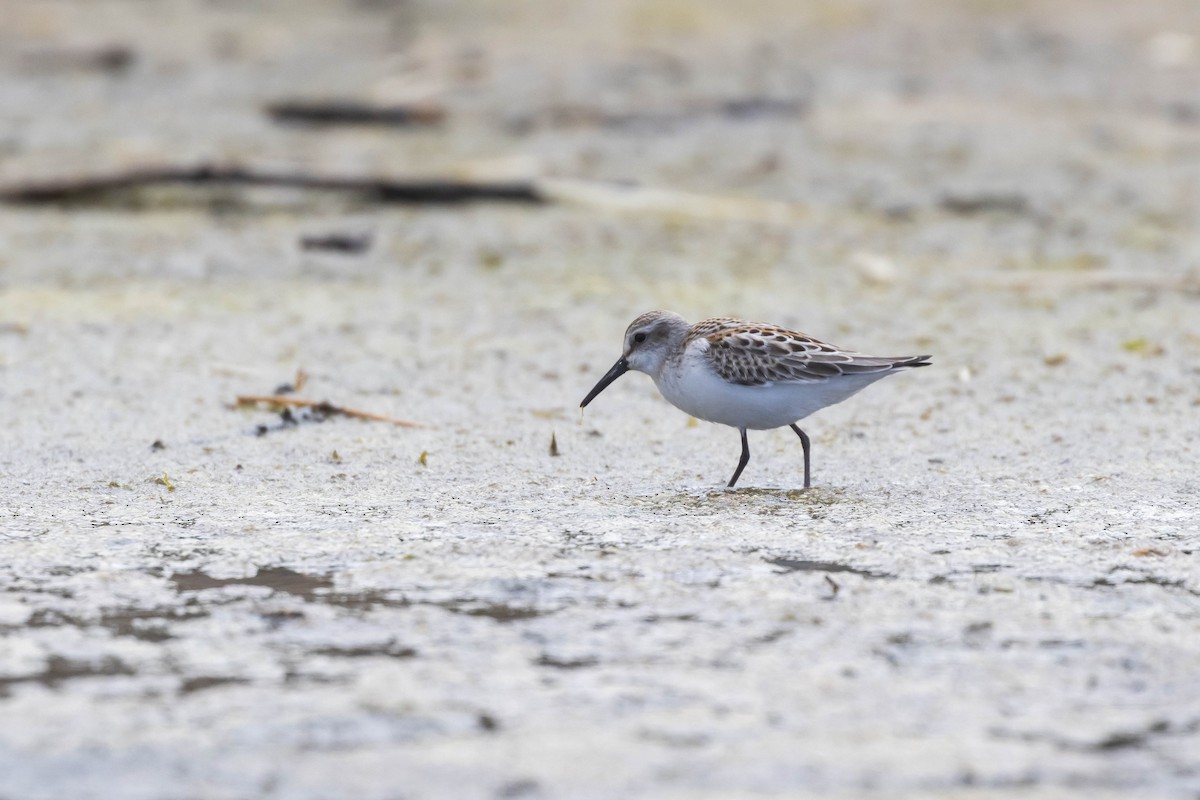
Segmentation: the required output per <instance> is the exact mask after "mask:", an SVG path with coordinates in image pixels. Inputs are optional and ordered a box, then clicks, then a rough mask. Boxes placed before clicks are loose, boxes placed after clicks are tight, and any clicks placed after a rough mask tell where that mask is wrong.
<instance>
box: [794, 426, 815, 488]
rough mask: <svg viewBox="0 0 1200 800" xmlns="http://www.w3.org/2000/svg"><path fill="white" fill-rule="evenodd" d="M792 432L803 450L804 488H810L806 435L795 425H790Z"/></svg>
mask: <svg viewBox="0 0 1200 800" xmlns="http://www.w3.org/2000/svg"><path fill="white" fill-rule="evenodd" d="M792 430H794V431H795V432H796V435H797V436H799V437H800V445H801V446H802V447H803V448H804V488H805V489H807V488H808V487H809V486H811V485H812V484H811V482H810V481H809V478H808V434H807V433H805V432H804V431H802V430H800V429H799V428H798V427H796V423H794V422H793V423H792Z"/></svg>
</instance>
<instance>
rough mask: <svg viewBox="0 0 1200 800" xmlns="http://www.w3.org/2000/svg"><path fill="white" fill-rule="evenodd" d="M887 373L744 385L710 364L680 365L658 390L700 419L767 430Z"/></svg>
mask: <svg viewBox="0 0 1200 800" xmlns="http://www.w3.org/2000/svg"><path fill="white" fill-rule="evenodd" d="M884 374H886V373H877V374H869V375H842V376H837V377H834V378H830V379H827V380H824V381H810V382H799V381H797V382H788V383H782V382H781V383H772V384H765V385H762V386H743V385H740V384H736V383H729V382H728V381H726V380H723V379H722V378H720V377H719V376H717V375H716V374H715V373H714V372H712V370H710V369H707V368H704V369H698V368H694V367H693V368H691V369H681V370H676V371H674V372H671V373H668V372H667V371H664V374H663V375H662V377H661V378H660V380H659V381H658V390H659V391H660V392H662V396H663V397H665V398H666V399H667V401H668V402H669V403H671V405H673V406H675V407H676V408H678V409H680V410H682V411H685V412H687V413H688V414H691V415H692V416H693V417H696V418H698V419H703V420H707V421H708V422H717V423H720V424H721V425H730V426H732V427H735V428H750V429H752V430H767V429H769V428H778V427H781V426H783V425H789V424H791V423H793V422H796V421H797V420H801V419H804V418H805V417H807V416H808V415H809V414H812V413H813V412H814V411H818V410H820V409H822V408H824V407H825V406H831V405H833V404H834V403H840V402H841V401H843V400H845V399H846V398H847V397H850V396H851V395H853V394H855V393H856V392H858V391H859V390H860V389H862V388H863V387H865V386H866V385H867V384H870V383H874V382H875V381H876V380H878V379H879V378H880V377H882V376H883V375H884Z"/></svg>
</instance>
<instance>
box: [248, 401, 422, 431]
mask: <svg viewBox="0 0 1200 800" xmlns="http://www.w3.org/2000/svg"><path fill="white" fill-rule="evenodd" d="M258 405H275V406H291V407H294V408H311V409H312V410H314V411H316V412H318V413H321V414H324V415H326V416H333V415H335V414H340V415H342V416H344V417H354V418H355V419H365V420H371V421H374V422H390V423H391V424H393V425H399V426H400V427H402V428H424V427H425V426H424V425H422V424H420V423H418V422H408V421H407V420H402V419H396V418H395V417H389V416H386V415H384V414H374V413H372V412H370V411H359V410H358V409H354V408H345V407H343V406H335V405H333V404H332V403H330V402H329V401H328V400H303V399H301V398H299V397H287V396H285V395H278V394H239V395H238V396H237V398H236V399H235V402H234V406H235V407H237V408H242V407H244V406H258Z"/></svg>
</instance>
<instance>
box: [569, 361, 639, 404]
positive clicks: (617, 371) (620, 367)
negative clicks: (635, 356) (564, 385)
mask: <svg viewBox="0 0 1200 800" xmlns="http://www.w3.org/2000/svg"><path fill="white" fill-rule="evenodd" d="M628 371H629V362H628V361H626V360H625V356H621V357H620V358H618V359H617V363H615V364H613V366H612V369H610V370H609V371H608V372H606V373H605V374H604V377H603V378H601V379H600V382H599V383H597V384H596V386H595V387H594V388H593V389H592V390H591V391H590V392H588V396H587V397H585V398H583V402H582V403H580V404H579V407H580V408H583V407H584V406H586V405H587V404H588V403H590V402H592V401H593V400H595V399H596V395H598V394H600V393H601V392H603V391H604V390H605V389H607V388H608V385H609V384H610V383H612V382H613V381H615V380H616V379H617V378H619V377H621V376H622V375H624V374H625V373H626V372H628Z"/></svg>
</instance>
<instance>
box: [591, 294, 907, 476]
mask: <svg viewBox="0 0 1200 800" xmlns="http://www.w3.org/2000/svg"><path fill="white" fill-rule="evenodd" d="M929 358H930V356H899V357H892V356H866V355H863V354H862V353H855V352H852V351H850V350H842V349H841V348H838V347H834V346H833V345H830V344H825V343H824V342H821V341H818V340H817V339H814V338H812V337H811V336H807V335H805V334H803V333H797V332H796V331H790V330H787V329H786V328H780V327H777V326H775V325H765V324H763V323H760V322H743V321H741V320H738V319H729V318H727V317H716V318H714V319H706V320H704V321H703V322H698V323H696V324H695V325H688V323H687V320H685V319H684V318H683V317H681V316H679V315H678V314H675V313H673V312H671V311H650V312H648V313H646V314H642V315H641V316H640V317H638V318H637V319H635V320H634V321H633V322H631V323H630V324H629V327H628V328H627V329H626V330H625V348H624V350H623V354H622V356H621V357H620V358H619V359H617V363H616V364H614V365H613V367H612V369H610V370H609V371H608V373H607V374H606V375H605V376H604V377H603V378H601V379H600V382H599V383H597V384H596V386H595V388H593V389H592V390H591V391H590V392H588V395H587V397H585V398H583V402H582V403H580V404H579V407H580V408H583V407H584V406H586V405H587V404H588V403H590V402H592V400H593V399H595V397H596V395H598V394H600V392H602V391H604V390H605V389H606V388H607V387H608V385H609V384H610V383H612V382H613V381H615V380H616V379H617V378H619V377H621V376H622V375H624V374H625V373H626V372H628V371H629V370H631V369H632V370H637V371H638V372H644V373H646V374H647V375H649V376H650V377H651V378H653V379H654V384H655V385H656V386H657V387H658V391H659V392H661V393H662V396H663V397H665V398H666V399H667V401H668V402H670V403H671V405H673V406H675V407H676V408H679V409H681V410H683V411H685V412H687V413H688V414H691V415H692V416H693V417H697V418H699V419H703V420H708V421H709V422H717V423H720V424H721V425H729V426H731V427H734V428H737V429H738V431H739V432H740V433H741V434H742V457H741V459H740V460H739V461H738V465H737V469H736V470H735V471H734V473H733V477H732V478H730V479H729V486H730V487H732V486H733V485H734V484H736V483H737V480H738V478H739V477H741V474H742V470H743V469H745V467H746V464H747V463H748V462H749V461H750V445H749V444H748V443H747V441H746V430H747V429H752V430H756V431H758V430H768V429H770V428H780V427H783V426H784V425H789V426H791V429H792V430H794V431H795V432H796V435H797V436H799V437H800V444H801V445H802V446H803V447H804V488H806V489H807V488H808V487H809V486H810V485H811V481H810V478H809V441H808V436H807V435H806V434H805V433H804V431H802V430H800V428H799V427H797V425H796V422H797V421H799V420H802V419H804V418H805V417H807V416H808V415H809V414H811V413H813V412H814V411H819V410H821V409H822V408H825V406H831V405H833V404H834V403H840V402H842V401H843V400H845V399H846V398H847V397H850V396H851V395H853V394H855V393H856V392H858V391H859V390H860V389H863V388H865V387H867V386H868V385H870V384H872V383H874V382H875V381H877V380H879V379H880V378H884V377H886V376H888V375H891V374H892V373H893V372H896V371H898V370H902V369H908V368H910V367H927V366H929Z"/></svg>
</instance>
